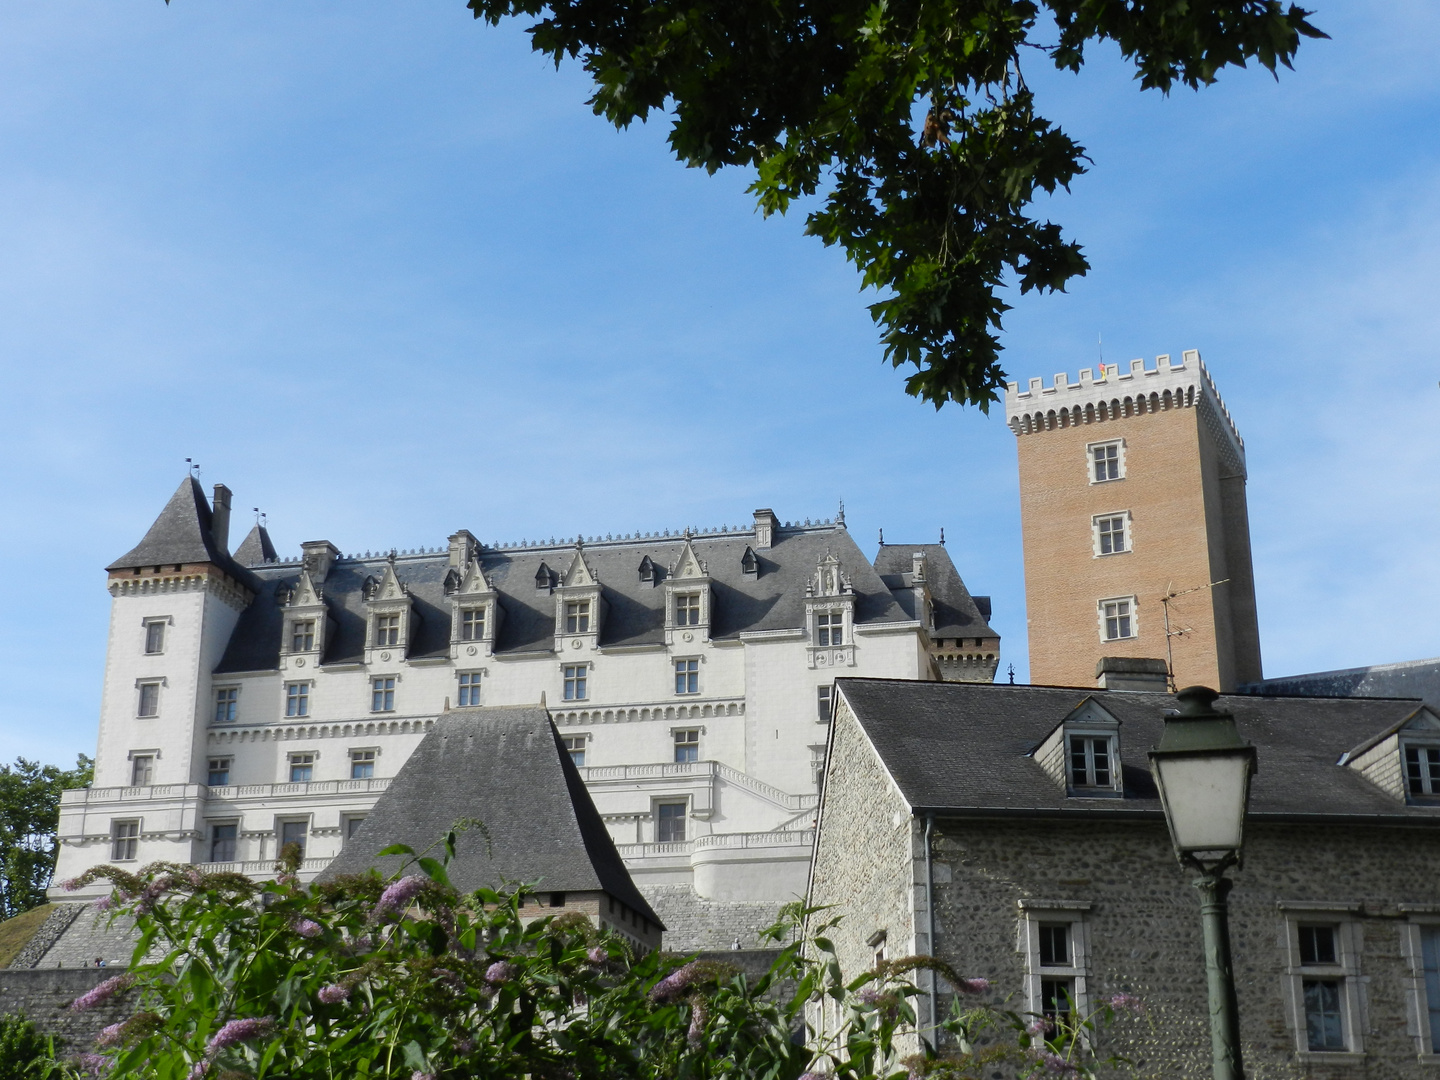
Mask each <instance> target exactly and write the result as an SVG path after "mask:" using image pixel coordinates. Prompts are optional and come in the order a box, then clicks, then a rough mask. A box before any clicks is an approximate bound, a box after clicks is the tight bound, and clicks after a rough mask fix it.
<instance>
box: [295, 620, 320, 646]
mask: <svg viewBox="0 0 1440 1080" xmlns="http://www.w3.org/2000/svg"><path fill="white" fill-rule="evenodd" d="M314 649H315V621H314V620H313V619H297V620H296V621H295V622H293V623H291V624H290V651H291V652H312V651H314Z"/></svg>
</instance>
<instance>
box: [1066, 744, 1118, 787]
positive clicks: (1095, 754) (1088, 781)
mask: <svg viewBox="0 0 1440 1080" xmlns="http://www.w3.org/2000/svg"><path fill="white" fill-rule="evenodd" d="M1069 741H1070V786H1071V787H1072V788H1113V787H1114V784H1113V782H1112V779H1111V778H1112V777H1113V775H1114V770H1113V769H1112V768H1111V762H1112V761H1113V760H1114V754H1113V752H1112V751H1111V747H1110V736H1109V735H1071V736H1070V740H1069Z"/></svg>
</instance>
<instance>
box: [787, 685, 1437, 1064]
mask: <svg viewBox="0 0 1440 1080" xmlns="http://www.w3.org/2000/svg"><path fill="white" fill-rule="evenodd" d="M1174 706H1175V699H1174V698H1173V697H1172V696H1170V695H1168V694H1164V693H1151V692H1118V691H1104V690H1084V689H1062V688H1050V687H1045V688H1041V687H1023V686H1006V685H993V686H963V685H953V684H939V683H918V682H903V681H898V680H878V679H841V680H839V681H838V682H837V684H836V703H835V717H834V721H833V724H832V731H831V736H830V744H829V759H828V765H827V772H826V777H825V784H824V788H823V791H822V795H821V806H820V817H819V833H818V838H817V842H816V848H815V856H814V860H813V863H812V867H811V875H810V887H809V900H810V902H811V903H812V904H829V905H836V907H837V910H838V913H839V914H841V915H843V917H844V918H843V922H842V924H841V926H840V927H839V929H838V932H837V933H835V934H834V935H833V937H834V939H835V942H836V945H837V947H838V949H839V951H840V956H841V960H842V966H843V968H844V970H845V972H846V974H847V976H853V975H855V974H858V973H860V972H862V971H864V970H866V969H868V968H870V967H871V966H872V965H873V964H874V963H875V962H876V960H877V959H879V958H892V959H893V958H896V957H899V956H904V955H907V954H930V953H932V949H933V955H936V956H939V957H941V958H943V959H945V960H946V961H948V962H949V963H950V964H952V965H953V966H954V967H955V968H956V969H957V970H959V971H960V972H961V973H962V974H963V975H965V976H967V977H973V976H981V977H984V978H987V979H990V980H991V981H992V983H993V987H992V991H991V993H992V995H993V999H994V1000H1006V1001H1008V1002H1010V1003H1011V1005H1012V1007H1016V1008H1018V1009H1020V1010H1021V1011H1026V1012H1033V1013H1039V1014H1043V1013H1046V1012H1050V1011H1053V1010H1055V1009H1056V1008H1063V1007H1064V1006H1063V1004H1062V1003H1063V1002H1064V1001H1065V1000H1067V999H1068V1000H1070V1001H1072V1002H1074V1003H1075V1004H1076V1005H1077V1006H1078V1007H1079V1008H1080V1009H1081V1010H1087V1009H1089V1008H1091V1007H1093V1006H1094V1005H1095V1004H1096V1003H1098V1002H1100V1001H1101V1000H1103V999H1105V998H1107V997H1109V996H1111V995H1114V994H1117V993H1127V994H1134V995H1137V996H1139V997H1140V998H1142V999H1143V1000H1144V1002H1145V1003H1146V1007H1147V1010H1148V1011H1147V1014H1146V1015H1145V1016H1142V1017H1127V1018H1125V1019H1123V1020H1120V1021H1117V1023H1116V1024H1115V1025H1114V1026H1113V1027H1112V1028H1110V1029H1109V1030H1108V1031H1107V1032H1106V1033H1105V1034H1104V1035H1103V1036H1102V1037H1103V1039H1104V1045H1105V1048H1106V1049H1107V1050H1114V1051H1116V1052H1119V1053H1121V1054H1123V1055H1125V1056H1127V1057H1128V1058H1130V1059H1131V1060H1132V1061H1133V1062H1135V1064H1136V1065H1137V1072H1138V1074H1139V1075H1140V1076H1145V1077H1166V1078H1171V1077H1196V1078H1199V1077H1208V1076H1209V1075H1210V1068H1211V1062H1210V1038H1209V1024H1208V1010H1207V1000H1206V989H1205V968H1204V958H1203V950H1202V943H1201V921H1200V910H1199V899H1198V894H1197V893H1196V891H1195V890H1194V889H1193V888H1192V887H1191V883H1190V878H1191V877H1192V876H1193V875H1192V874H1191V873H1189V872H1187V871H1185V870H1182V868H1181V867H1180V865H1179V864H1178V862H1177V860H1176V858H1175V855H1174V854H1173V851H1172V848H1171V844H1170V840H1169V836H1168V833H1167V830H1166V826H1165V822H1164V818H1163V813H1162V811H1161V808H1160V804H1159V801H1158V799H1157V794H1156V791H1155V788H1154V786H1153V783H1152V781H1151V777H1150V773H1149V762H1148V759H1147V757H1146V754H1147V751H1148V750H1150V749H1151V748H1152V747H1153V746H1155V745H1156V744H1157V743H1158V742H1159V738H1160V733H1161V727H1162V724H1163V720H1162V716H1163V714H1164V712H1165V710H1167V709H1171V708H1174ZM1216 708H1218V709H1222V710H1226V711H1229V712H1232V713H1233V714H1234V715H1235V717H1236V721H1237V724H1238V726H1239V729H1240V733H1241V735H1242V736H1243V737H1244V738H1246V739H1247V740H1249V741H1250V742H1251V743H1253V744H1254V745H1255V746H1256V748H1257V751H1258V759H1259V771H1258V773H1257V775H1256V776H1255V779H1254V783H1253V787H1252V798H1251V803H1250V816H1249V818H1248V820H1247V824H1246V839H1245V852H1244V865H1243V868H1241V869H1240V870H1238V871H1232V876H1233V879H1234V890H1233V892H1232V893H1231V895H1230V919H1231V934H1232V941H1233V949H1234V961H1235V970H1236V978H1237V983H1238V997H1239V1009H1240V1024H1241V1036H1242V1041H1243V1045H1244V1055H1245V1063H1246V1067H1247V1070H1248V1073H1247V1075H1249V1076H1250V1077H1252V1078H1253V1080H1261V1078H1269V1077H1275V1078H1279V1077H1306V1076H1324V1077H1334V1078H1336V1080H1341V1078H1349V1077H1356V1078H1358V1077H1387V1078H1402V1077H1421V1076H1433V1075H1436V1069H1437V1067H1440V1054H1437V1050H1440V799H1437V796H1440V718H1437V716H1436V714H1435V713H1433V712H1431V710H1430V709H1429V708H1428V707H1426V706H1424V705H1422V704H1421V703H1420V702H1418V701H1414V700H1397V699H1389V700H1386V699H1371V700H1361V699H1355V700H1332V699H1307V698H1287V699H1266V698H1257V697H1242V696H1229V697H1222V698H1221V699H1219V700H1218V701H1217V702H1216ZM921 978H922V981H921V987H922V989H924V990H926V991H927V994H926V997H925V999H922V1007H923V1008H924V1009H925V1010H927V1011H928V1010H929V1009H932V1008H934V1009H938V1014H939V1015H940V1016H941V1017H942V1018H943V1016H945V1015H947V1014H948V1012H949V1009H950V1004H951V997H950V993H949V991H948V989H947V987H946V986H945V985H944V984H943V982H941V983H940V985H938V986H931V985H930V984H929V983H928V980H926V978H925V976H923V975H922V976H921ZM829 1019H830V1018H821V1020H822V1022H827V1021H828V1020H829ZM926 1022H927V1023H928V1022H929V1021H928V1018H927V1020H926Z"/></svg>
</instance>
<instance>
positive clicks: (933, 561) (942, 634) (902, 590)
mask: <svg viewBox="0 0 1440 1080" xmlns="http://www.w3.org/2000/svg"><path fill="white" fill-rule="evenodd" d="M917 551H918V552H923V553H924V555H925V578H926V581H925V583H926V585H928V586H929V588H930V600H931V603H932V604H933V605H934V608H935V612H934V614H935V627H934V629H932V630H931V631H930V633H931V634H932V635H933V636H934V637H937V638H963V637H997V636H998V635H997V634H996V633H995V631H994V630H992V629H991V628H990V621H989V615H988V613H987V612H986V611H983V610H982V609H981V607H980V604H978V603H977V602H976V599H975V597H973V596H971V595H970V590H969V589H967V588H966V587H965V582H964V581H963V580H962V579H961V577H960V573H959V571H957V570H956V569H955V564H954V563H953V562H952V561H951V560H950V552H949V551H947V550H946V549H945V545H944V544H881V545H880V550H879V552H878V553H877V554H876V556H875V571H876V573H878V574H879V575H880V579H881V580H882V581H884V582H885V584H886V585H887V586H888V587H889V589H890V591H891V592H892V593H893V594H894V595H895V600H896V602H897V603H898V604H899V605H900V606H901V608H903V609H904V611H905V613H906V614H907V615H909V616H910V618H912V619H918V618H921V617H922V616H923V614H924V613H923V612H917V611H916V610H915V593H914V592H913V591H912V589H913V587H914V579H915V573H914V569H915V561H914V558H913V555H914V553H915V552H917ZM981 599H982V600H983V601H984V603H985V607H986V609H988V608H989V605H990V601H989V597H982V598H981Z"/></svg>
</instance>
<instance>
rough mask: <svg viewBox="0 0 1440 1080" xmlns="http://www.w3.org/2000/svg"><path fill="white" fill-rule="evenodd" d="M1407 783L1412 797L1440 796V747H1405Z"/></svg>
mask: <svg viewBox="0 0 1440 1080" xmlns="http://www.w3.org/2000/svg"><path fill="white" fill-rule="evenodd" d="M1405 781H1406V786H1407V787H1408V788H1409V789H1410V794H1411V795H1440V746H1407V747H1405Z"/></svg>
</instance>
